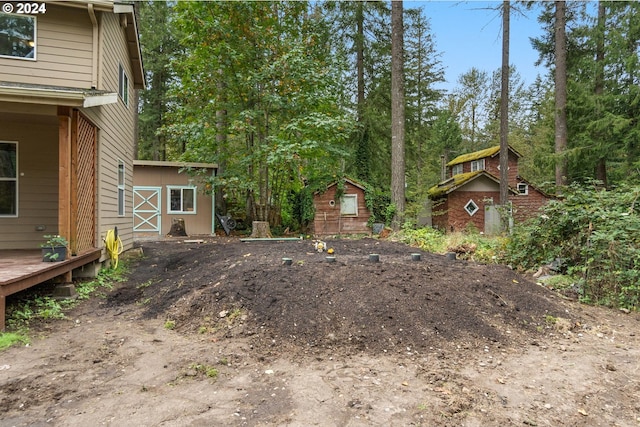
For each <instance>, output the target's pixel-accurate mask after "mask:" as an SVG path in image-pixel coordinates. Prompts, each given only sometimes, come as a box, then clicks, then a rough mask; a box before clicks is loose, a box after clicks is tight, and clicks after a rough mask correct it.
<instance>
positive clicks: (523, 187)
mask: <svg viewBox="0 0 640 427" xmlns="http://www.w3.org/2000/svg"><path fill="white" fill-rule="evenodd" d="M518 194H520V195H522V196H526V195H527V194H529V185H527V184H525V183H523V182H521V183H519V184H518Z"/></svg>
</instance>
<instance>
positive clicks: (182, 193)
mask: <svg viewBox="0 0 640 427" xmlns="http://www.w3.org/2000/svg"><path fill="white" fill-rule="evenodd" d="M167 189H168V191H167V195H168V196H167V197H169V201H168V203H167V206H168V207H169V210H168V213H170V214H185V213H188V214H195V213H196V190H197V188H196V187H167Z"/></svg>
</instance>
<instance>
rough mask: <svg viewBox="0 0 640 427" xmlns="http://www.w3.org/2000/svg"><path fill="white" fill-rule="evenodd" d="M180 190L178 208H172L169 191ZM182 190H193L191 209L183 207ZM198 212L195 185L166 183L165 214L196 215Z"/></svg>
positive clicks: (196, 188)
mask: <svg viewBox="0 0 640 427" xmlns="http://www.w3.org/2000/svg"><path fill="white" fill-rule="evenodd" d="M173 190H180V209H173V206H172V205H171V192H172V191H173ZM184 190H190V191H193V210H185V209H184ZM197 213H198V187H197V186H195V185H167V214H174V215H175V214H179V215H196V214H197Z"/></svg>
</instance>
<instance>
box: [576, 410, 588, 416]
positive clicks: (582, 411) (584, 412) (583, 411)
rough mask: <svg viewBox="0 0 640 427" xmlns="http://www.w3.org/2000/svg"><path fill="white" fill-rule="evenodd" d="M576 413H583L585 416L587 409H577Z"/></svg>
mask: <svg viewBox="0 0 640 427" xmlns="http://www.w3.org/2000/svg"><path fill="white" fill-rule="evenodd" d="M578 413H579V414H580V415H584V416H585V417H586V416H587V415H588V414H587V411H585V410H584V409H578Z"/></svg>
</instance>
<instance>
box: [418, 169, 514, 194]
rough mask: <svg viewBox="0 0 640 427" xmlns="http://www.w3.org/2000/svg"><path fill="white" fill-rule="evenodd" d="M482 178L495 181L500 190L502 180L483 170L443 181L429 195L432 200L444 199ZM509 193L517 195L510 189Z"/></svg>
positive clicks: (430, 190)
mask: <svg viewBox="0 0 640 427" xmlns="http://www.w3.org/2000/svg"><path fill="white" fill-rule="evenodd" d="M480 177H485V178H487V179H488V180H489V181H493V182H494V183H495V184H496V185H497V186H498V189H499V188H500V180H499V179H498V178H496V177H495V176H493V175H492V174H490V173H488V172H486V171H484V170H481V171H475V172H467V173H462V174H458V175H455V176H453V177H451V178H449V179H447V180H445V181H442V182H441V183H439V184H437V185H435V186H433V187H431V188H430V189H429V190H428V191H427V194H428V195H429V197H430V198H431V199H437V198H440V197H444V196H446V195H448V194H450V193H453V192H454V191H456V190H458V189H459V188H461V187H464V186H465V185H467V184H469V183H470V182H472V181H475V180H476V179H478V178H480ZM509 192H510V193H512V194H517V192H516V191H515V190H514V189H513V188H511V187H509Z"/></svg>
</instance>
